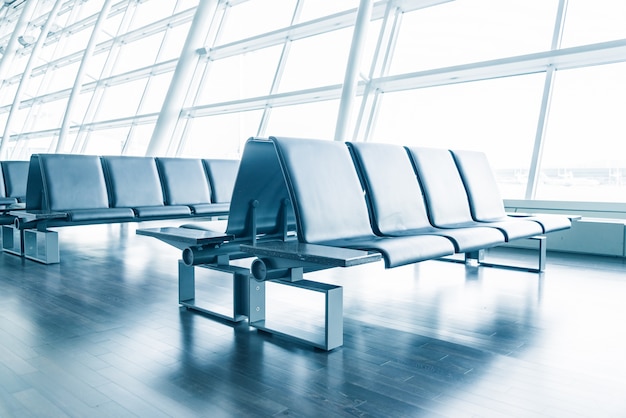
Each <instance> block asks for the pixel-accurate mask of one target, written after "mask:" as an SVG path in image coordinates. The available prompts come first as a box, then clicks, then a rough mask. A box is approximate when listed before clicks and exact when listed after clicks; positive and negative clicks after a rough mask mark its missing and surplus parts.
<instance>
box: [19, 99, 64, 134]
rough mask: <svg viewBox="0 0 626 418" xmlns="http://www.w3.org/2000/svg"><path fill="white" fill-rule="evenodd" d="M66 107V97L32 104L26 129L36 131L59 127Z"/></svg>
mask: <svg viewBox="0 0 626 418" xmlns="http://www.w3.org/2000/svg"><path fill="white" fill-rule="evenodd" d="M66 108H67V98H66V99H63V100H55V101H54V102H49V103H42V104H39V105H37V106H34V107H33V108H32V109H31V111H32V114H31V116H30V118H29V127H28V131H35V132H36V131H43V130H47V129H57V128H59V127H60V126H61V122H62V120H63V115H64V114H65V109H66Z"/></svg>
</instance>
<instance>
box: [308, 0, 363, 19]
mask: <svg viewBox="0 0 626 418" xmlns="http://www.w3.org/2000/svg"><path fill="white" fill-rule="evenodd" d="M358 7H359V1H358V0H343V1H319V0H305V1H304V6H303V7H302V13H301V14H300V22H306V21H308V20H313V19H317V18H320V17H323V16H329V15H332V14H335V13H339V12H343V11H345V10H352V9H356V8H358Z"/></svg>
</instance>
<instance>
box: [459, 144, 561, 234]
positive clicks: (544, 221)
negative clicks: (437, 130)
mask: <svg viewBox="0 0 626 418" xmlns="http://www.w3.org/2000/svg"><path fill="white" fill-rule="evenodd" d="M452 155H453V157H454V161H455V163H456V165H457V167H458V169H459V173H461V178H462V179H463V184H464V185H465V189H466V190H467V195H468V197H469V202H470V208H471V211H472V217H473V218H474V219H475V220H477V221H481V222H498V221H506V220H514V219H523V220H531V221H535V222H538V223H539V224H540V225H541V227H542V228H543V232H544V233H547V232H553V231H559V230H563V229H568V228H570V227H571V225H572V223H571V221H570V219H569V218H568V217H567V216H561V215H551V214H541V215H535V216H523V217H517V216H509V215H508V214H507V213H506V211H505V209H504V202H503V200H502V197H501V196H500V191H499V189H498V183H497V182H496V179H495V177H494V175H493V170H492V168H491V165H490V164H489V160H488V159H487V155H486V154H485V153H484V152H480V151H469V150H452Z"/></svg>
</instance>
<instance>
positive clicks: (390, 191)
mask: <svg viewBox="0 0 626 418" xmlns="http://www.w3.org/2000/svg"><path fill="white" fill-rule="evenodd" d="M348 145H349V146H350V149H351V150H352V153H353V156H354V159H355V162H356V165H357V167H359V173H360V174H361V178H362V181H363V185H364V187H365V190H366V196H367V197H368V203H369V206H370V213H371V215H372V225H373V227H374V231H375V232H376V233H377V234H378V235H388V236H403V235H416V234H435V235H442V236H445V237H447V238H448V239H450V240H451V241H452V242H453V243H454V247H455V251H456V252H457V253H466V252H472V251H476V250H480V249H485V248H489V247H493V246H496V245H500V244H502V243H504V235H503V234H502V233H501V232H500V231H499V230H498V229H495V228H488V227H484V226H472V227H469V228H448V229H441V228H435V227H433V226H432V225H431V224H430V221H429V219H428V213H427V211H426V205H425V202H424V197H423V194H422V189H421V187H420V184H419V182H418V180H417V176H416V175H415V170H414V169H413V165H412V164H411V160H410V158H409V156H408V154H407V151H406V149H405V148H404V147H403V146H401V145H391V144H380V143H370V142H366V143H364V142H359V143H349V144H348Z"/></svg>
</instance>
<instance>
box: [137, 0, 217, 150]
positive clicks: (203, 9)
mask: <svg viewBox="0 0 626 418" xmlns="http://www.w3.org/2000/svg"><path fill="white" fill-rule="evenodd" d="M218 3H219V1H218V0H211V1H209V0H206V1H201V2H200V4H199V5H198V7H197V8H196V13H195V15H194V17H193V20H192V23H191V27H190V28H189V32H188V34H187V39H186V40H185V43H184V45H183V48H182V51H181V55H180V58H179V59H178V64H177V65H176V70H174V75H173V76H172V80H171V82H170V86H169V88H168V91H167V94H166V96H165V100H164V101H163V106H162V107H161V112H160V113H159V118H158V119H157V123H156V125H155V127H154V131H153V133H152V138H150V143H149V144H148V149H147V150H146V155H148V156H156V155H163V154H164V153H167V152H168V149H175V148H176V147H177V145H178V143H179V142H180V138H176V137H174V132H175V130H176V125H177V123H178V121H179V118H180V114H181V109H182V108H183V106H184V102H185V97H186V95H187V92H188V84H189V82H191V81H192V79H193V75H194V72H195V68H196V67H197V65H196V64H197V62H198V53H197V49H198V48H200V47H201V46H202V44H203V41H204V39H202V38H203V37H206V34H207V32H208V30H207V28H208V27H209V26H210V24H211V19H210V16H211V14H212V13H215V10H216V6H217V4H218Z"/></svg>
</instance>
